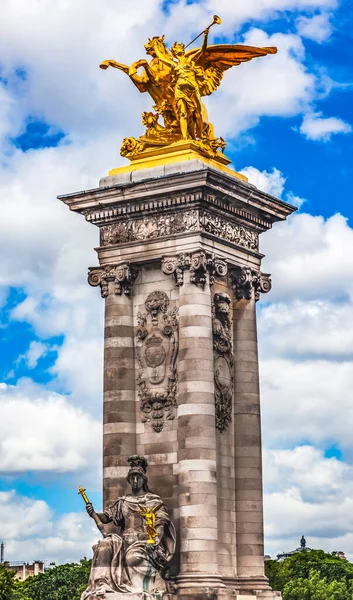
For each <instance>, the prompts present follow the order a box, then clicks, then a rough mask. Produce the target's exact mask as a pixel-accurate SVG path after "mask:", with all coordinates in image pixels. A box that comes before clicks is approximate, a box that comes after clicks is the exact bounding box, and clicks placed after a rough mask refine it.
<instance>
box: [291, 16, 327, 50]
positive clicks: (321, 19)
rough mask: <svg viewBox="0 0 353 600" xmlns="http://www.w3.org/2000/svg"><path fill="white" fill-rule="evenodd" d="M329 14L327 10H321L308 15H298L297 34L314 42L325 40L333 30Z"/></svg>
mask: <svg viewBox="0 0 353 600" xmlns="http://www.w3.org/2000/svg"><path fill="white" fill-rule="evenodd" d="M331 16H332V15H331V14H330V13H328V12H322V13H319V14H316V15H314V16H310V17H305V16H301V17H299V18H298V20H297V28H298V33H299V35H301V36H302V37H305V38H309V39H310V40H314V41H315V42H319V43H322V42H325V41H326V40H328V39H329V37H330V35H331V33H332V30H333V27H332V23H331V20H330V19H331Z"/></svg>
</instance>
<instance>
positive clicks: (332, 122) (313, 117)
mask: <svg viewBox="0 0 353 600" xmlns="http://www.w3.org/2000/svg"><path fill="white" fill-rule="evenodd" d="M351 132H352V126H351V125H350V124H349V123H346V122H345V121H343V120H342V119H339V118H337V117H327V118H326V117H323V116H322V113H320V112H319V113H312V114H308V115H305V117H304V120H303V122H302V124H301V126H300V133H302V134H303V135H305V137H306V138H307V139H308V140H315V141H325V142H327V141H329V140H330V139H331V137H332V135H334V134H335V133H351Z"/></svg>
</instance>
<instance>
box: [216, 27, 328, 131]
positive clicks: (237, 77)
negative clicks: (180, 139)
mask: <svg viewBox="0 0 353 600" xmlns="http://www.w3.org/2000/svg"><path fill="white" fill-rule="evenodd" d="M244 43H245V44H249V45H255V46H277V47H278V53H277V54H275V55H269V56H266V57H262V58H258V59H254V60H252V61H251V62H250V63H246V64H244V65H240V66H238V67H235V68H233V69H231V70H230V71H228V72H227V73H226V74H225V76H224V80H223V83H222V86H221V87H220V90H219V91H218V92H217V94H215V95H213V96H211V97H210V98H209V99H208V102H207V105H208V106H209V112H210V115H211V120H212V121H213V122H214V124H215V125H216V131H219V132H220V133H221V134H222V135H224V136H226V137H227V138H229V137H230V136H231V137H233V138H235V137H237V135H238V134H239V132H242V131H245V130H247V129H249V128H251V127H254V126H255V125H257V123H258V122H259V119H260V117H261V116H265V115H266V116H282V117H289V116H293V115H296V114H300V113H302V112H305V111H306V110H307V108H308V106H310V105H311V103H312V102H313V100H314V98H315V95H316V88H317V85H318V82H317V79H316V77H315V76H314V75H313V74H311V73H310V72H309V71H308V70H307V69H306V67H305V66H304V64H303V61H304V58H305V51H304V46H303V44H302V41H301V38H300V37H299V36H297V35H294V34H283V33H277V34H274V35H272V36H268V35H267V34H266V33H265V32H264V31H262V30H260V29H252V30H250V31H249V32H248V33H247V34H246V36H245V37H244ZM254 82H256V88H257V89H259V90H261V94H257V93H254Z"/></svg>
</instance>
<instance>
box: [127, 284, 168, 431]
mask: <svg viewBox="0 0 353 600" xmlns="http://www.w3.org/2000/svg"><path fill="white" fill-rule="evenodd" d="M168 306H169V298H168V296H167V294H166V293H165V292H160V291H155V292H152V293H151V294H149V295H148V296H147V298H146V301H145V311H144V312H142V313H138V328H137V331H136V350H137V360H138V378H137V385H138V394H139V398H140V409H141V419H142V422H143V423H151V425H152V427H153V429H154V431H156V432H159V431H162V429H163V426H164V423H165V421H166V420H170V419H174V418H175V409H176V406H177V393H178V382H177V369H176V360H177V354H178V311H177V309H175V310H170V311H168Z"/></svg>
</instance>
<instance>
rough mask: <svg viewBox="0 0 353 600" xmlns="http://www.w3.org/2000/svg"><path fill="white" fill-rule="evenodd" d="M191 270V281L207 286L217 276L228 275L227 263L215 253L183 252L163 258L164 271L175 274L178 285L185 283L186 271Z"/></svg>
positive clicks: (212, 282) (167, 273)
mask: <svg viewBox="0 0 353 600" xmlns="http://www.w3.org/2000/svg"><path fill="white" fill-rule="evenodd" d="M186 269H189V270H190V282H191V283H194V284H195V285H201V286H202V287H205V285H206V283H207V281H209V284H210V285H213V284H214V281H215V277H216V276H219V277H225V276H226V275H227V265H226V263H225V262H224V261H223V260H221V259H219V258H217V257H216V256H215V255H214V254H209V253H206V252H203V251H200V252H194V253H193V254H187V253H182V254H178V255H177V256H167V257H164V258H163V259H162V271H163V273H165V274H166V275H174V277H175V282H176V285H177V286H180V285H183V283H184V271H185V270H186Z"/></svg>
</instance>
